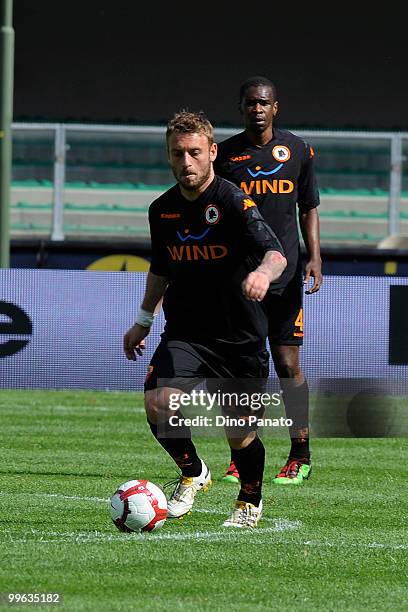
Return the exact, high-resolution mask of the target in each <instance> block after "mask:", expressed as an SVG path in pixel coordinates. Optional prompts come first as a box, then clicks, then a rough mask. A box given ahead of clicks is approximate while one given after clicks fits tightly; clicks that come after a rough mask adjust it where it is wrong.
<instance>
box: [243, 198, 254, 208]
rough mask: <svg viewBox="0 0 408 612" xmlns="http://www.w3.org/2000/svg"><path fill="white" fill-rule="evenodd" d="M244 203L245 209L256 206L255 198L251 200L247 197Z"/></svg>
mask: <svg viewBox="0 0 408 612" xmlns="http://www.w3.org/2000/svg"><path fill="white" fill-rule="evenodd" d="M243 204H244V210H248V208H252V206H256V204H255V202H254V201H253V200H250V199H249V198H245V200H244V201H243Z"/></svg>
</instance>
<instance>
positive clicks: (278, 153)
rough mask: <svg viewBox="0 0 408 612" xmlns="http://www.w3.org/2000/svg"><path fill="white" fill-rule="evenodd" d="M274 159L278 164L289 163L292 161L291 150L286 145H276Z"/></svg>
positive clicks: (273, 150)
mask: <svg viewBox="0 0 408 612" xmlns="http://www.w3.org/2000/svg"><path fill="white" fill-rule="evenodd" d="M272 157H273V158H274V159H276V161H278V162H287V161H288V160H289V159H290V149H289V148H288V147H285V145H276V146H274V147H273V149H272Z"/></svg>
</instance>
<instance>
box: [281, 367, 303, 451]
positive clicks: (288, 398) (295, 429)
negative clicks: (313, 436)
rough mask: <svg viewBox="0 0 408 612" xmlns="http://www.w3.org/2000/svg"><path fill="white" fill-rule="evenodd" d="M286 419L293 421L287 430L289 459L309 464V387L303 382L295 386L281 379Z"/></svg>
mask: <svg viewBox="0 0 408 612" xmlns="http://www.w3.org/2000/svg"><path fill="white" fill-rule="evenodd" d="M280 382H281V387H282V391H283V402H284V404H285V411H286V418H288V419H291V420H292V421H293V425H292V426H291V427H290V428H289V434H290V439H291V449H290V453H289V457H290V458H291V459H299V460H300V461H302V463H309V462H310V449H309V386H308V384H307V381H306V380H305V381H304V382H303V383H302V384H301V385H298V386H296V385H295V384H294V382H293V380H292V379H283V380H282V379H281V381H280Z"/></svg>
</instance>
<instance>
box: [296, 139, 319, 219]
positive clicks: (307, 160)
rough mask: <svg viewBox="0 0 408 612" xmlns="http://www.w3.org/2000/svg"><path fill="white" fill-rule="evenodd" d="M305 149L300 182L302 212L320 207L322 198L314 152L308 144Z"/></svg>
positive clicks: (299, 199) (299, 204)
mask: <svg viewBox="0 0 408 612" xmlns="http://www.w3.org/2000/svg"><path fill="white" fill-rule="evenodd" d="M304 147H305V150H304V157H303V162H302V166H301V170H300V175H299V181H298V206H299V209H300V210H301V211H302V212H307V211H308V210H311V209H312V208H316V206H319V204H320V196H319V188H318V184H317V178H316V174H315V169H314V150H313V148H312V147H311V146H310V145H309V144H308V143H306V142H305V143H304Z"/></svg>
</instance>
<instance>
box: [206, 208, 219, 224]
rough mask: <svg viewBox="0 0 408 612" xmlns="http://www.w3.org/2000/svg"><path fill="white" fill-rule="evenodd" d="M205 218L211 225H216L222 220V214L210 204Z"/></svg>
mask: <svg viewBox="0 0 408 612" xmlns="http://www.w3.org/2000/svg"><path fill="white" fill-rule="evenodd" d="M204 216H205V220H206V222H207V223H208V224H209V225H215V223H218V221H219V220H220V216H221V213H220V211H219V208H218V207H217V206H216V205H215V204H209V205H208V206H207V208H206V209H205V211H204Z"/></svg>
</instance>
